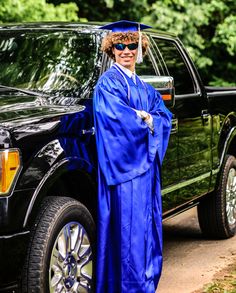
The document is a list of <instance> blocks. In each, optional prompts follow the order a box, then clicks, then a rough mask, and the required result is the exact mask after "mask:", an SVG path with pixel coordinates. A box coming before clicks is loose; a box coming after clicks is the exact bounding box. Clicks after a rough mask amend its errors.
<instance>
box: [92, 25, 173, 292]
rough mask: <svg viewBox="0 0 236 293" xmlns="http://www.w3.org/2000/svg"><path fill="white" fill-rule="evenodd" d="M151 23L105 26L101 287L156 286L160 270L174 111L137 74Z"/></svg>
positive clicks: (99, 118) (98, 122)
mask: <svg viewBox="0 0 236 293" xmlns="http://www.w3.org/2000/svg"><path fill="white" fill-rule="evenodd" d="M146 27H147V26H145V25H143V24H138V23H135V22H130V21H119V22H115V23H112V24H108V25H106V26H103V27H100V28H101V29H108V30H111V33H109V34H108V35H107V36H106V37H105V38H104V39H103V43H102V50H103V51H104V52H106V53H107V54H108V56H110V57H111V58H112V59H113V60H114V61H115V63H114V64H113V66H112V67H111V68H110V69H108V70H107V71H106V72H105V73H104V74H103V75H102V76H101V77H100V79H99V81H98V83H97V85H96V87H95V91H94V120H95V129H96V144H97V153H98V220H97V233H98V236H97V257H96V292H97V293H142V292H146V293H154V292H155V290H156V287H157V285H158V281H159V278H160V275H161V269H162V203H161V180H160V170H161V164H162V160H163V157H164V154H165V151H166V148H167V145H168V139H169V135H170V129H171V116H172V115H171V113H170V112H169V110H168V109H167V108H166V107H165V105H164V103H163V100H162V98H161V96H160V94H159V93H158V92H157V91H156V90H155V89H154V88H153V87H152V86H150V85H149V84H146V83H144V82H143V81H141V80H140V78H139V77H138V76H137V75H135V62H136V60H137V59H139V62H140V59H142V54H145V52H146V50H147V47H148V39H147V37H146V36H145V35H144V34H142V35H141V32H140V30H142V29H144V28H146ZM140 50H141V52H140ZM140 54H141V57H140Z"/></svg>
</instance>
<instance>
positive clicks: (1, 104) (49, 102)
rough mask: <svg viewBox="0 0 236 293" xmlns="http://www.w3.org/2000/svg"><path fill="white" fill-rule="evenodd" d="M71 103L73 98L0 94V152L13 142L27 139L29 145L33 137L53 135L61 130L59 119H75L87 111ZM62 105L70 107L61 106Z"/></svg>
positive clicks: (16, 93) (17, 93) (20, 93)
mask: <svg viewBox="0 0 236 293" xmlns="http://www.w3.org/2000/svg"><path fill="white" fill-rule="evenodd" d="M73 100H74V101H75V98H63V97H60V98H58V97H52V98H51V99H50V98H49V97H46V98H45V97H43V96H40V95H30V94H25V93H22V92H14V93H12V92H11V93H10V92H9V93H0V148H8V147H11V146H13V145H15V143H14V142H13V141H12V139H13V140H14V141H19V140H21V139H23V138H27V137H29V139H28V140H29V143H30V137H32V135H33V136H35V135H36V136H37V135H42V134H43V133H44V135H48V134H49V133H51V132H53V131H54V130H55V129H56V128H58V127H59V126H60V124H61V119H62V117H65V116H73V114H76V115H77V113H81V112H83V110H84V109H85V108H86V107H85V106H82V105H76V104H75V103H74V105H71V104H72V103H73V102H74V101H73ZM56 102H57V103H58V104H56ZM59 103H60V105H59ZM63 103H64V104H66V103H69V104H70V105H68V106H66V105H61V104H63ZM81 115H82V116H83V115H84V114H82V113H81Z"/></svg>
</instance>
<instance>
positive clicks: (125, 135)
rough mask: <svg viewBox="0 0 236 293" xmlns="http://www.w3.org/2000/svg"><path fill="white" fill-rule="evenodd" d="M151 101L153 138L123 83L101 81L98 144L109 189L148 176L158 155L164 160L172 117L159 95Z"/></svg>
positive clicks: (98, 88) (96, 97)
mask: <svg viewBox="0 0 236 293" xmlns="http://www.w3.org/2000/svg"><path fill="white" fill-rule="evenodd" d="M148 98H149V99H150V100H151V103H149V104H150V105H151V108H150V111H149V112H150V114H152V116H153V120H154V128H155V129H154V133H153V134H152V133H151V131H150V129H149V127H148V126H147V124H146V123H145V122H144V121H143V120H142V119H141V118H140V117H139V116H138V115H137V114H136V112H135V111H134V110H133V109H132V108H131V107H130V106H129V101H128V98H127V88H125V86H124V84H122V82H121V81H120V80H119V79H116V78H111V77H109V75H104V76H103V77H102V78H101V79H100V80H99V81H98V84H97V86H96V88H95V91H94V121H95V129H96V144H97V152H98V162H99V166H100V169H101V170H102V172H103V174H104V177H105V179H106V183H107V184H108V185H116V184H120V183H123V182H126V181H128V180H131V179H133V178H135V177H137V176H139V175H141V174H143V173H144V172H146V171H147V170H148V169H149V168H150V166H151V164H152V162H153V160H154V159H155V157H156V154H157V152H158V154H159V157H160V160H162V158H163V156H164V154H163V152H164V151H165V148H166V146H167V141H168V136H169V134H168V128H170V126H168V125H170V119H171V115H170V114H168V112H169V111H168V110H167V109H166V108H165V106H164V104H163V103H162V102H161V101H162V99H161V98H160V96H159V95H157V94H156V93H155V91H154V92H150V93H149V95H148ZM169 113H170V112H169ZM163 135H165V136H166V137H163ZM163 141H165V142H163Z"/></svg>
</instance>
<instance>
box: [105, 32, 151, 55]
mask: <svg viewBox="0 0 236 293" xmlns="http://www.w3.org/2000/svg"><path fill="white" fill-rule="evenodd" d="M125 41H131V42H134V43H138V41H139V33H138V32H127V33H110V34H109V35H107V36H106V37H105V38H104V39H103V40H102V47H101V50H102V51H104V52H105V53H106V54H107V55H108V56H109V57H110V58H112V59H113V60H115V55H114V54H113V52H112V51H113V50H112V49H113V45H114V44H117V43H121V42H125ZM148 46H149V41H148V37H147V36H146V35H144V34H143V33H142V51H143V55H145V54H146V53H147V49H148Z"/></svg>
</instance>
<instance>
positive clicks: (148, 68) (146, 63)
mask: <svg viewBox="0 0 236 293" xmlns="http://www.w3.org/2000/svg"><path fill="white" fill-rule="evenodd" d="M135 71H136V73H137V74H138V75H139V76H147V75H159V74H157V73H156V72H155V69H154V67H153V64H152V62H151V59H150V55H149V54H147V56H144V57H143V62H142V63H140V64H137V63H136V65H135Z"/></svg>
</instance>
